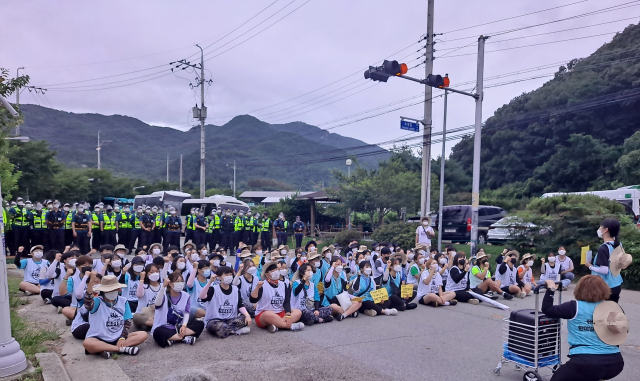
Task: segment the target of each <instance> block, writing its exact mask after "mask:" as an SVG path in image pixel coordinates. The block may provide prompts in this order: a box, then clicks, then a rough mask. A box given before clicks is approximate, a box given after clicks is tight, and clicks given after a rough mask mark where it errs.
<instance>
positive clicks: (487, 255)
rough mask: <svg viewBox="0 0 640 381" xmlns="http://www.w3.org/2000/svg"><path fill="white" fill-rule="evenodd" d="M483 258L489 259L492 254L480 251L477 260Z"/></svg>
mask: <svg viewBox="0 0 640 381" xmlns="http://www.w3.org/2000/svg"><path fill="white" fill-rule="evenodd" d="M481 258H487V259H489V258H491V255H490V254H487V253H478V255H477V256H476V261H477V260H478V259H481Z"/></svg>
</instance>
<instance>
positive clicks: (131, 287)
mask: <svg viewBox="0 0 640 381" xmlns="http://www.w3.org/2000/svg"><path fill="white" fill-rule="evenodd" d="M124 278H125V283H126V284H127V287H126V288H123V289H122V296H124V297H125V298H126V299H127V300H130V301H132V302H137V301H138V295H136V293H137V292H138V286H139V285H140V279H138V280H133V277H132V276H131V274H129V273H128V272H127V273H126V274H125V276H124Z"/></svg>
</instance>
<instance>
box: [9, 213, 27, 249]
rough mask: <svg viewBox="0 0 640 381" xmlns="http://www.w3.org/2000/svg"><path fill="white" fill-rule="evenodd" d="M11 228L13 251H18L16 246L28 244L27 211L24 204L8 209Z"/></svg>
mask: <svg viewBox="0 0 640 381" xmlns="http://www.w3.org/2000/svg"><path fill="white" fill-rule="evenodd" d="M9 215H11V218H12V223H11V225H12V226H11V227H12V230H13V252H14V253H15V252H17V251H18V247H20V246H23V247H31V246H29V212H28V211H27V208H25V207H24V206H15V207H13V208H11V209H9Z"/></svg>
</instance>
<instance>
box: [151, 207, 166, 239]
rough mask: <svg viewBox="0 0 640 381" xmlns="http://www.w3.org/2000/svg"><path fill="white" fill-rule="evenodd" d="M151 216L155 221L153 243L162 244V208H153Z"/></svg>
mask: <svg viewBox="0 0 640 381" xmlns="http://www.w3.org/2000/svg"><path fill="white" fill-rule="evenodd" d="M151 216H153V218H154V220H155V223H156V224H155V226H154V227H153V243H159V244H162V227H163V226H164V219H163V218H162V208H157V207H155V206H154V207H153V208H151Z"/></svg>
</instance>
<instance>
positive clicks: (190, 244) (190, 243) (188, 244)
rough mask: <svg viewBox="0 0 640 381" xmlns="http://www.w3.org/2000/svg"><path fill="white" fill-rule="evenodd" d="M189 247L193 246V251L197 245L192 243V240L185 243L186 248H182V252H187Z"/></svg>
mask: <svg viewBox="0 0 640 381" xmlns="http://www.w3.org/2000/svg"><path fill="white" fill-rule="evenodd" d="M187 246H191V250H195V248H196V245H195V244H194V243H193V242H191V240H189V241H187V242H185V243H184V246H182V251H187Z"/></svg>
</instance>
